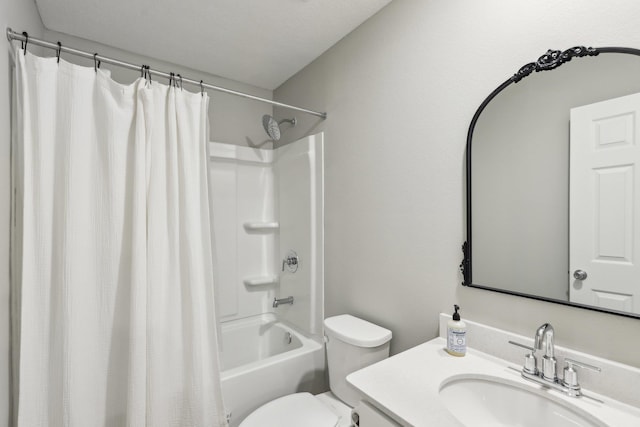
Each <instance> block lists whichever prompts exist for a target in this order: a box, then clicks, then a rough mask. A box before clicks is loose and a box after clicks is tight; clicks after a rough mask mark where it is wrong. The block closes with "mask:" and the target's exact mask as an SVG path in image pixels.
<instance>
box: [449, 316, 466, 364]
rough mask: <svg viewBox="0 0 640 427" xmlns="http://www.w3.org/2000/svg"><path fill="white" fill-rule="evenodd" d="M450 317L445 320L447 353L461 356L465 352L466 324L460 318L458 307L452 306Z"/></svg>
mask: <svg viewBox="0 0 640 427" xmlns="http://www.w3.org/2000/svg"><path fill="white" fill-rule="evenodd" d="M453 308H454V310H455V311H454V313H453V316H452V319H451V320H449V322H447V353H449V354H450V355H452V356H458V357H462V356H464V355H465V354H466V353H467V324H466V323H464V322H463V321H462V320H460V313H458V310H460V307H459V306H458V305H457V304H456V305H454V306H453Z"/></svg>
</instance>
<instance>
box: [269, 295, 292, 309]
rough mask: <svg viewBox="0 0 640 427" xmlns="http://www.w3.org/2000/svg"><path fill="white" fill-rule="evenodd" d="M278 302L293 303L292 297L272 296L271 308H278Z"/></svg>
mask: <svg viewBox="0 0 640 427" xmlns="http://www.w3.org/2000/svg"><path fill="white" fill-rule="evenodd" d="M280 304H291V305H293V297H286V298H280V299H278V298H274V299H273V308H278V306H279V305H280Z"/></svg>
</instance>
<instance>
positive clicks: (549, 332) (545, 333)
mask: <svg viewBox="0 0 640 427" xmlns="http://www.w3.org/2000/svg"><path fill="white" fill-rule="evenodd" d="M553 332H554V331H553V326H551V324H550V323H545V324H543V325H540V327H539V328H538V330H536V335H535V337H534V347H535V348H536V350H542V348H543V347H544V355H543V356H542V372H541V373H542V378H544V379H545V380H547V381H555V380H557V379H558V368H557V361H556V358H555V356H554V348H553Z"/></svg>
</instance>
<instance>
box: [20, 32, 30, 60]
mask: <svg viewBox="0 0 640 427" xmlns="http://www.w3.org/2000/svg"><path fill="white" fill-rule="evenodd" d="M22 35H23V36H24V41H23V42H22V43H21V45H22V49H24V54H25V55H26V54H27V45H28V44H29V33H27V32H26V31H23V32H22Z"/></svg>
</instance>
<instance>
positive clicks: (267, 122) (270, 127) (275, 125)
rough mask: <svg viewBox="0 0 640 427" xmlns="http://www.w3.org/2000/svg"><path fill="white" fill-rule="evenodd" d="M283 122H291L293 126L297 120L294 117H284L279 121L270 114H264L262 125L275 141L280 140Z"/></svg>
mask: <svg viewBox="0 0 640 427" xmlns="http://www.w3.org/2000/svg"><path fill="white" fill-rule="evenodd" d="M282 123H291V126H292V127H293V126H295V125H296V123H297V120H296V118H295V117H294V118H293V119H284V120H280V121H279V122H277V121H276V119H274V118H273V117H271V116H270V115H268V114H265V115H264V116H262V126H263V127H264V130H265V132H267V135H269V138H271V139H273V140H274V141H279V140H280V125H281V124H282Z"/></svg>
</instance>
